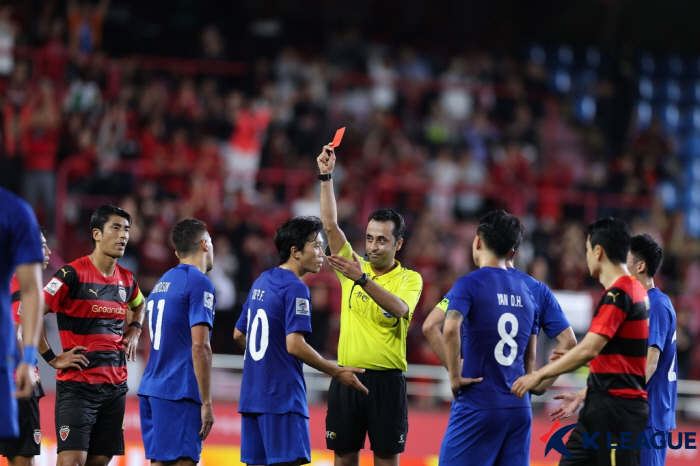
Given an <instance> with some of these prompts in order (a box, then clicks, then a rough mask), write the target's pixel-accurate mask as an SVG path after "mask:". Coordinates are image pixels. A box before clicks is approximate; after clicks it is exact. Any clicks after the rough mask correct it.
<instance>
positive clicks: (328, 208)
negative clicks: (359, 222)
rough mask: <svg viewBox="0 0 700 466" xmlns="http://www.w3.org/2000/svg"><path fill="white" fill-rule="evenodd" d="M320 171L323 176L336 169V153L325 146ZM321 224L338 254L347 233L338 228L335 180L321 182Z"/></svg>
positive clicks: (332, 247) (329, 243)
mask: <svg viewBox="0 0 700 466" xmlns="http://www.w3.org/2000/svg"><path fill="white" fill-rule="evenodd" d="M316 162H317V163H318V171H319V173H320V174H322V175H326V174H329V173H333V169H334V168H335V151H334V150H333V148H332V147H330V146H328V145H327V146H324V147H323V150H322V151H321V154H320V155H319V156H318V158H317V159H316ZM321 222H322V223H323V229H324V230H325V232H326V236H327V237H328V246H329V247H330V248H331V253H332V254H338V253H339V252H340V250H341V249H342V248H343V245H345V242H346V239H345V233H343V230H341V229H340V227H339V226H338V208H337V204H336V201H335V191H333V180H332V179H330V180H327V181H321Z"/></svg>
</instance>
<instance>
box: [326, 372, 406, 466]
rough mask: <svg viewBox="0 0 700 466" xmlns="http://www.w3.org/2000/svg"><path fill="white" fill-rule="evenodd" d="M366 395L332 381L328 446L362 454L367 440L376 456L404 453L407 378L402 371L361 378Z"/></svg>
mask: <svg viewBox="0 0 700 466" xmlns="http://www.w3.org/2000/svg"><path fill="white" fill-rule="evenodd" d="M357 378H358V379H360V382H362V384H363V385H364V386H365V387H367V389H368V390H369V394H368V395H365V394H363V393H361V392H359V391H357V390H355V389H353V388H350V387H346V386H345V385H343V384H342V383H340V382H339V381H338V380H337V379H335V378H334V379H333V380H331V386H330V388H329V390H328V411H327V413H326V446H327V447H328V449H329V450H335V451H338V452H350V451H359V450H361V449H363V448H364V447H365V437H366V436H367V434H369V441H370V445H371V448H372V451H374V452H375V453H376V454H379V455H395V454H397V453H403V451H404V449H405V447H406V436H407V435H408V400H407V399H406V378H405V377H404V375H403V372H401V371H400V370H399V369H395V370H388V371H372V370H365V372H364V373H363V374H357Z"/></svg>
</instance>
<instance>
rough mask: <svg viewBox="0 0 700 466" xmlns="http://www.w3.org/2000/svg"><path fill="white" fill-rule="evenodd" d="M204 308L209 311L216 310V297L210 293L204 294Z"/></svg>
mask: <svg viewBox="0 0 700 466" xmlns="http://www.w3.org/2000/svg"><path fill="white" fill-rule="evenodd" d="M204 307H206V308H207V309H212V310H213V309H214V295H213V294H211V293H209V292H208V291H205V292H204Z"/></svg>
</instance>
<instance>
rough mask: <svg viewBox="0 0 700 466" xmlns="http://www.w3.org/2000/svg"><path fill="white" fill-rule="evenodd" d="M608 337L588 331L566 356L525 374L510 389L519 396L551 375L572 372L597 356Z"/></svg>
mask: <svg viewBox="0 0 700 466" xmlns="http://www.w3.org/2000/svg"><path fill="white" fill-rule="evenodd" d="M607 342H608V338H607V337H605V336H603V335H599V334H597V333H593V332H588V333H587V334H586V336H585V337H584V338H583V340H581V343H579V344H578V345H576V346H574V347H573V349H571V350H570V351H569V352H567V353H566V354H565V355H564V356H562V357H561V358H559V359H557V360H556V361H554V362H551V363H549V364H547V365H546V366H544V367H543V368H541V369H540V370H538V371H537V372H533V373H532V374H527V375H523V376H522V377H520V378H518V380H516V381H515V382H514V383H513V386H512V387H511V389H510V391H511V392H512V393H514V394H515V395H516V396H517V397H518V398H522V397H523V396H524V395H525V393H527V392H528V391H530V390H532V389H533V388H535V387H536V386H537V385H538V384H539V383H540V382H542V381H543V380H544V379H547V378H549V377H556V376H558V375H560V374H563V373H564V372H570V371H573V370H575V369H578V368H579V367H581V366H583V365H584V364H586V363H587V362H588V361H590V360H591V359H593V358H595V357H596V356H597V355H598V353H600V351H601V350H602V349H603V347H604V346H605V345H606V344H607Z"/></svg>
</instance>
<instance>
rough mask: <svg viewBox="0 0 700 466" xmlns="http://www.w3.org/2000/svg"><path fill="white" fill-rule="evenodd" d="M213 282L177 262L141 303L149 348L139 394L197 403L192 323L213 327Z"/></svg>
mask: <svg viewBox="0 0 700 466" xmlns="http://www.w3.org/2000/svg"><path fill="white" fill-rule="evenodd" d="M215 306H216V295H215V292H214V284H213V283H212V282H211V280H209V278H208V277H207V276H206V275H205V274H203V273H202V272H201V271H200V270H199V269H197V268H196V267H194V266H192V265H187V264H180V265H178V266H177V267H174V268H172V269H170V270H168V271H167V272H166V273H165V275H163V276H162V277H161V278H160V280H158V283H156V285H155V286H154V287H153V290H152V291H151V294H150V295H149V296H148V302H147V304H146V322H144V326H145V325H148V332H149V334H150V339H151V353H150V355H149V357H148V364H147V365H146V370H145V371H144V374H143V378H142V379H141V385H140V386H139V391H138V394H139V395H143V396H153V397H156V398H162V399H164V400H182V399H190V400H194V401H196V402H197V403H201V402H202V398H201V396H200V394H199V386H198V385H197V378H196V377H195V374H194V364H193V362H192V330H191V328H192V327H194V326H195V325H207V326H208V327H209V329H210V330H211V328H212V327H213V326H214V309H215Z"/></svg>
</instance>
